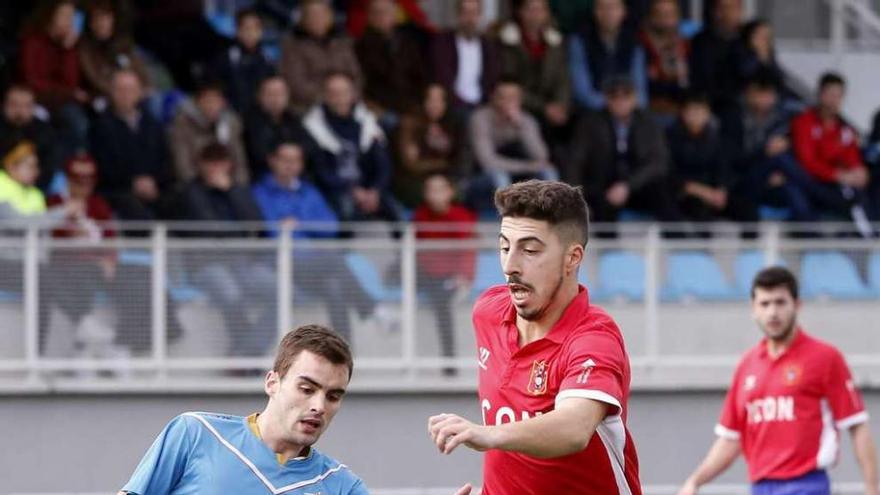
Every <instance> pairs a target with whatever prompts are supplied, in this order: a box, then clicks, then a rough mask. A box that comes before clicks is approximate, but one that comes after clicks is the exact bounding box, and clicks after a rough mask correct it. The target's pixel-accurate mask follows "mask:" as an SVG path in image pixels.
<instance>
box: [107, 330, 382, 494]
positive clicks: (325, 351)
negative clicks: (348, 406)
mask: <svg viewBox="0 0 880 495" xmlns="http://www.w3.org/2000/svg"><path fill="white" fill-rule="evenodd" d="M352 367H353V365H352V358H351V351H350V349H349V347H348V344H347V343H346V342H345V341H344V340H343V339H342V338H340V337H339V336H338V335H337V334H336V333H335V332H333V331H332V330H330V329H328V328H325V327H322V326H318V325H307V326H303V327H300V328H298V329H296V330H294V331H292V332H290V333H288V334H287V335H286V336H285V337H284V339H282V341H281V345H280V346H279V348H278V354H277V356H276V358H275V364H274V366H273V368H272V370H271V371H269V372H268V373H267V374H266V381H265V390H266V394H267V395H268V396H269V401H268V403H267V404H266V408H265V409H264V410H263V412H261V413H254V414H252V415H250V416H247V417H241V416H229V415H224V414H213V413H201V412H188V413H184V414H181V415H180V416H178V417H176V418H174V419H173V420H172V421H171V422H170V423H168V425H167V426H166V427H165V429H164V430H162V432H161V433H160V434H159V436H158V437H157V438H156V440H155V441H154V442H153V445H152V446H151V447H150V449H149V450H148V451H147V453H146V455H144V457H143V459H142V460H141V462H140V464H139V465H138V467H137V469H136V470H135V472H134V474H133V475H132V477H131V479H130V480H129V481H128V483H127V484H126V485H125V487H124V488H123V489H122V491H121V492H120V495H121V494H126V493H128V494H134V495H160V494H161V495H166V494H169V495H171V494H173V495H183V494H187V495H189V494H215V493H217V494H219V493H235V494H237V495H250V494H269V495H282V494H283V495H318V494H320V495H367V494H368V491H367V488H366V486H364V483H363V482H362V481H361V480H360V479H359V478H358V477H357V476H355V475H354V474H353V473H352V472H351V471H350V470H349V469H348V467H346V466H345V465H344V464H340V463H339V462H337V461H336V460H334V459H331V458H330V457H327V456H326V455H324V454H322V453H320V452H318V450H317V449H315V448H314V447H312V445H313V444H314V443H315V442H317V441H318V439H319V438H320V437H321V434H322V433H324V431H325V430H326V429H327V427H328V426H329V425H330V421H332V420H333V416H335V415H336V413H337V412H338V411H339V407H340V406H341V405H342V398H343V396H344V395H345V389H346V387H347V386H348V382H349V380H350V379H351V372H352Z"/></svg>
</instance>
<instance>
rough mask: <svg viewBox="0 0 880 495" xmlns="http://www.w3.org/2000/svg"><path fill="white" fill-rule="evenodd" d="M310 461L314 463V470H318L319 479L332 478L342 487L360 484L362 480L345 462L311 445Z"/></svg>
mask: <svg viewBox="0 0 880 495" xmlns="http://www.w3.org/2000/svg"><path fill="white" fill-rule="evenodd" d="M313 449H314V451H313V454H312V455H313V456H314V458H313V459H312V462H314V463H315V467H316V470H317V471H319V474H318V476H319V477H320V478H321V479H328V478H332V479H334V480H336V481H337V482H338V483H340V484H341V485H342V486H343V487H354V486H356V485H359V484H362V483H363V481H362V480H361V479H360V478H359V477H358V476H357V475H356V474H354V472H353V471H352V470H351V469H350V468H349V467H348V466H346V465H345V464H343V463H341V462H339V461H338V460H336V459H334V458H332V457H330V456H328V455H326V454H324V453H323V452H321V451H319V450H318V449H315V448H314V447H313Z"/></svg>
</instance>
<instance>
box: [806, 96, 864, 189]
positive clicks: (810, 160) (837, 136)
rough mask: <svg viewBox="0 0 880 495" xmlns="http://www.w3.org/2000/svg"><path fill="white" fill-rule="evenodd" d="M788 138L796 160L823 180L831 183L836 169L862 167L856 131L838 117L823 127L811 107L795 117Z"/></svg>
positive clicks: (834, 178)
mask: <svg viewBox="0 0 880 495" xmlns="http://www.w3.org/2000/svg"><path fill="white" fill-rule="evenodd" d="M791 137H792V141H793V144H794V154H795V156H796V157H797V159H798V161H800V162H801V164H802V165H803V166H804V169H806V171H807V172H809V173H810V175H812V176H813V177H815V178H817V179H819V180H821V181H823V182H834V181H835V180H836V176H837V172H838V171H839V170H851V169H855V168H860V167H864V166H865V165H864V164H863V163H862V154H861V150H860V148H859V135H858V133H857V132H856V130H855V129H853V128H852V127H850V126H849V125H848V124H847V123H846V122H844V121H843V120H842V119H837V121H835V122H834V124H833V125H831V126H829V127H826V126H825V125H824V124H823V123H822V119H821V118H820V117H819V113H818V111H816V109H814V108H811V109H809V110H806V111H804V113H802V114H800V115H798V116H797V117H795V119H794V120H793V121H792V123H791Z"/></svg>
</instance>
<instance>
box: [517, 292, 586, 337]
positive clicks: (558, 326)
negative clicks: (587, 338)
mask: <svg viewBox="0 0 880 495" xmlns="http://www.w3.org/2000/svg"><path fill="white" fill-rule="evenodd" d="M507 304H508V308H507V311H506V312H505V313H504V320H502V323H503V324H505V325H511V326H513V328H514V329H515V328H516V308H515V307H513V302H511V301H510V300H508V303H507ZM588 307H590V293H589V291H588V290H587V288H586V287H584V286H583V285H578V293H577V295H576V296H574V299H572V300H571V302H570V303H568V307H567V308H565V311H563V312H562V316H561V317H560V318H559V321H557V322H556V323H555V324H554V325H553V328H551V329H550V331H549V332H548V333H547V335H546V336H545V337H544V338H545V339H547V340H550V341H552V342H555V343H557V344H561V343H562V341H563V340H565V336H566V335H568V333H569V332H570V331H572V330H573V329H574V328H575V325H574V323H575V322H577V319H578V318H579V317H580V316H581V315H582V314H583V313H584V311H586V310H587V308H588Z"/></svg>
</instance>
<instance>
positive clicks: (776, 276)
mask: <svg viewBox="0 0 880 495" xmlns="http://www.w3.org/2000/svg"><path fill="white" fill-rule="evenodd" d="M777 287H785V288H786V289H788V292H789V293H790V294H791V297H792V298H794V299H795V300H797V298H798V282H797V278H795V276H794V274H793V273H791V271H789V270H788V269H787V268H785V267H782V266H771V267H769V268H764V269H763V270H761V271H760V272H758V274H757V275H755V279H754V280H753V281H752V290H751V296H752V299H754V298H755V289H764V290H770V289H775V288H777Z"/></svg>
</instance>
